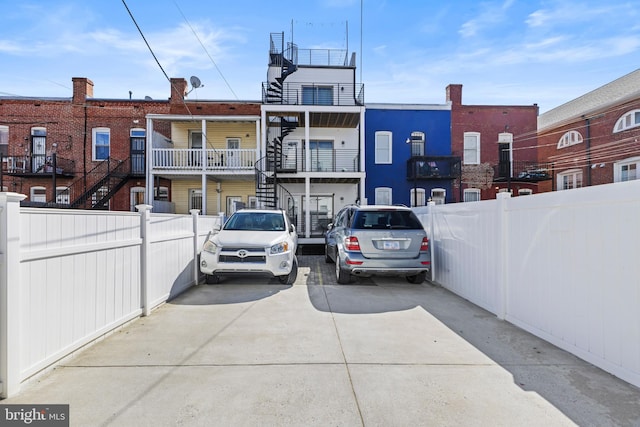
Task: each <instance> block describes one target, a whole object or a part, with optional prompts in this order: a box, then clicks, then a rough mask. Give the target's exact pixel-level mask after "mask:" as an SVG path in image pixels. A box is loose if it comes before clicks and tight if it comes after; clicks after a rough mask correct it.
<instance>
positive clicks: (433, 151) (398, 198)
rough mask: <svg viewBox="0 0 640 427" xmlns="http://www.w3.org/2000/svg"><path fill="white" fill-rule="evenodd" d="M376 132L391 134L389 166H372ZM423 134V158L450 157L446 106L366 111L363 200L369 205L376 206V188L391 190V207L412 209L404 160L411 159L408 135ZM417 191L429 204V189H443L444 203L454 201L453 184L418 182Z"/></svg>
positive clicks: (410, 185)
mask: <svg viewBox="0 0 640 427" xmlns="http://www.w3.org/2000/svg"><path fill="white" fill-rule="evenodd" d="M378 131H388V132H391V133H392V164H376V163H375V141H376V138H375V135H376V132H378ZM416 131H419V132H424V134H425V140H426V141H425V148H424V155H425V156H450V155H451V110H450V109H449V108H448V106H433V107H431V108H429V106H424V107H423V106H420V107H414V108H412V107H411V106H401V105H394V106H393V107H387V108H385V107H384V106H383V107H377V106H375V107H371V108H370V107H369V106H367V109H366V111H365V168H366V169H365V170H366V173H367V175H366V179H365V197H366V198H367V200H368V204H374V203H375V189H376V188H377V187H391V188H392V198H393V200H392V203H393V204H400V203H401V204H404V205H407V206H410V205H411V200H410V197H411V189H412V188H413V186H414V182H413V180H411V179H407V160H409V158H410V157H411V144H407V143H406V141H407V138H409V137H410V136H411V132H416ZM417 187H418V188H424V189H425V197H426V199H427V200H428V199H429V197H430V195H431V189H433V188H444V189H445V190H446V192H447V193H446V202H447V203H449V202H451V201H453V197H452V196H453V188H452V181H440V180H419V181H417Z"/></svg>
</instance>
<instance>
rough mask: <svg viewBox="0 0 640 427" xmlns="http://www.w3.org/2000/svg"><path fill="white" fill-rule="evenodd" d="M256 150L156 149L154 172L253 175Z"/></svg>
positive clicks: (154, 153) (153, 152) (152, 166)
mask: <svg viewBox="0 0 640 427" xmlns="http://www.w3.org/2000/svg"><path fill="white" fill-rule="evenodd" d="M256 156H257V150H255V149H211V148H210V149H206V150H204V151H203V150H202V149H199V148H196V149H187V148H184V149H183V148H154V149H153V150H152V156H151V162H152V163H151V169H152V171H153V172H155V173H157V172H163V171H164V172H202V171H203V170H204V171H208V172H215V171H217V172H238V171H246V172H247V173H253V171H254V165H255V162H256Z"/></svg>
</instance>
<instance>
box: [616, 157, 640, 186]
mask: <svg viewBox="0 0 640 427" xmlns="http://www.w3.org/2000/svg"><path fill="white" fill-rule="evenodd" d="M630 166H633V169H634V170H635V178H631V179H629V177H628V176H627V177H624V176H623V173H622V169H623V168H624V167H628V168H629V167H630ZM625 178H626V179H625ZM636 179H640V157H630V158H628V159H624V160H621V161H619V162H616V163H614V164H613V182H625V181H633V180H636Z"/></svg>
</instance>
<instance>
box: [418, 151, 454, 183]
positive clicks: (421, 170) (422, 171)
mask: <svg viewBox="0 0 640 427" xmlns="http://www.w3.org/2000/svg"><path fill="white" fill-rule="evenodd" d="M460 173H461V169H460V157H455V156H413V157H411V158H410V159H409V160H407V179H420V180H452V179H457V178H460Z"/></svg>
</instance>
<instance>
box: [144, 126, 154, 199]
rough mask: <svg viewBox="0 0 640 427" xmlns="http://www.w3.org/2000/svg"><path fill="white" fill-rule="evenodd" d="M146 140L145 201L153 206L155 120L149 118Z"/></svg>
mask: <svg viewBox="0 0 640 427" xmlns="http://www.w3.org/2000/svg"><path fill="white" fill-rule="evenodd" d="M145 139H146V141H145V146H146V148H145V151H144V155H145V165H146V166H145V174H146V177H145V191H144V202H145V203H146V204H147V205H151V206H153V120H152V119H149V118H148V119H147V130H146V138H145Z"/></svg>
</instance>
